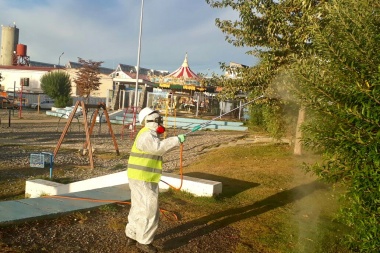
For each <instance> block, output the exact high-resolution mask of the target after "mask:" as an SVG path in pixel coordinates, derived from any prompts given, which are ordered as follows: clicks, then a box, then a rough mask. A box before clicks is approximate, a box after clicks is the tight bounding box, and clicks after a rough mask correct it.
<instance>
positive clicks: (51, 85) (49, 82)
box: [40, 71, 71, 107]
mask: <svg viewBox="0 0 380 253" xmlns="http://www.w3.org/2000/svg"><path fill="white" fill-rule="evenodd" d="M40 81H41V89H42V90H43V92H44V93H45V94H46V95H48V96H49V97H51V98H53V99H54V105H55V106H56V107H65V106H67V105H68V104H69V102H70V101H71V79H70V75H69V74H67V73H66V72H64V71H53V72H48V73H46V74H45V75H43V76H42V77H41V80H40Z"/></svg>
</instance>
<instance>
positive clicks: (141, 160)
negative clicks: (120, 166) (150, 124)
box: [127, 127, 162, 183]
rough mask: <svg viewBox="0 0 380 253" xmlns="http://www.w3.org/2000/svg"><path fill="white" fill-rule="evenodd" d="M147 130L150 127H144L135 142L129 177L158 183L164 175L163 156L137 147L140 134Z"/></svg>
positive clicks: (129, 163) (130, 158)
mask: <svg viewBox="0 0 380 253" xmlns="http://www.w3.org/2000/svg"><path fill="white" fill-rule="evenodd" d="M147 131H149V128H147V127H144V128H142V129H141V130H140V132H139V133H138V134H137V136H136V139H135V142H134V143H133V146H132V149H131V154H130V156H129V160H128V170H127V173H128V178H131V179H136V180H142V181H145V182H155V183H158V182H159V181H160V179H161V175H162V156H159V155H152V154H149V153H146V152H144V151H142V150H139V149H138V148H137V147H136V142H137V140H138V138H139V137H140V135H141V134H142V133H145V132H147Z"/></svg>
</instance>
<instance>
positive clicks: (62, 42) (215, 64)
mask: <svg viewBox="0 0 380 253" xmlns="http://www.w3.org/2000/svg"><path fill="white" fill-rule="evenodd" d="M0 10H1V11H0V13H1V15H0V24H1V25H4V26H12V25H13V22H15V23H16V26H17V27H18V28H19V29H20V35H19V43H20V44H25V45H27V54H28V56H30V59H31V60H32V61H40V62H47V63H52V64H58V61H59V56H60V55H61V54H62V52H64V54H63V55H62V56H61V58H60V63H61V64H65V63H67V62H68V61H75V62H76V61H77V60H78V57H81V58H83V59H86V60H89V59H91V60H94V61H104V63H103V66H104V67H109V68H115V67H116V66H117V65H118V64H119V63H123V64H128V65H133V66H135V65H137V55H138V40H139V29H140V14H141V0H0ZM216 18H221V19H228V20H235V19H237V18H238V15H237V13H235V12H233V11H232V10H229V9H213V8H211V7H210V6H209V5H207V4H206V2H205V1H204V0H144V9H143V26H142V37H141V54H140V67H144V68H151V69H156V70H167V71H169V72H172V71H174V70H176V69H177V68H178V67H180V66H181V64H182V62H183V60H184V57H185V54H186V53H188V60H189V65H190V68H191V69H192V70H193V71H194V72H196V73H204V74H207V73H209V74H211V73H212V72H215V73H217V74H221V73H222V72H221V70H220V68H219V62H226V63H229V62H237V63H241V64H244V65H248V66H252V65H255V64H256V63H257V59H256V58H254V57H253V56H250V55H247V54H246V53H245V52H246V51H248V50H249V49H248V48H236V47H234V46H233V45H231V44H229V43H228V42H226V41H225V35H224V34H223V33H222V32H221V31H220V30H219V29H218V28H217V27H216V26H215V19H216Z"/></svg>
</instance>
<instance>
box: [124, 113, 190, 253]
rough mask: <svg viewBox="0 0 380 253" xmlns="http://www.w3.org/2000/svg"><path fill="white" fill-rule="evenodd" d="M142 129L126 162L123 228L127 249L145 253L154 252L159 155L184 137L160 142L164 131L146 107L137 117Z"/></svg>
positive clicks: (159, 169) (180, 136)
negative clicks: (127, 197) (128, 202)
mask: <svg viewBox="0 0 380 253" xmlns="http://www.w3.org/2000/svg"><path fill="white" fill-rule="evenodd" d="M138 119H139V121H140V124H142V125H143V128H142V129H141V130H140V131H139V133H138V134H137V136H136V139H135V142H134V144H133V146H132V150H131V153H130V157H129V160H128V170H127V174H128V180H129V187H130V189H131V209H130V212H129V215H128V223H127V225H126V228H125V234H126V235H127V239H128V240H127V246H132V245H136V246H137V247H138V248H139V249H141V250H142V251H144V252H152V253H154V252H157V248H156V247H155V246H153V244H152V242H153V239H154V236H155V234H156V231H157V228H158V221H159V215H160V211H159V206H158V192H159V188H158V183H159V181H160V179H161V175H162V155H163V154H165V153H166V152H168V151H169V150H170V149H172V148H174V147H176V146H179V145H180V143H183V142H184V141H185V135H178V136H174V137H170V138H167V139H164V140H160V138H159V135H160V134H163V133H164V132H165V128H164V127H163V126H162V125H161V124H162V117H161V116H160V114H159V112H158V111H154V110H152V109H151V108H149V107H146V108H144V109H142V110H141V112H140V113H139V115H138Z"/></svg>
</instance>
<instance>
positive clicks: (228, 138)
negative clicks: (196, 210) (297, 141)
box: [0, 111, 314, 253]
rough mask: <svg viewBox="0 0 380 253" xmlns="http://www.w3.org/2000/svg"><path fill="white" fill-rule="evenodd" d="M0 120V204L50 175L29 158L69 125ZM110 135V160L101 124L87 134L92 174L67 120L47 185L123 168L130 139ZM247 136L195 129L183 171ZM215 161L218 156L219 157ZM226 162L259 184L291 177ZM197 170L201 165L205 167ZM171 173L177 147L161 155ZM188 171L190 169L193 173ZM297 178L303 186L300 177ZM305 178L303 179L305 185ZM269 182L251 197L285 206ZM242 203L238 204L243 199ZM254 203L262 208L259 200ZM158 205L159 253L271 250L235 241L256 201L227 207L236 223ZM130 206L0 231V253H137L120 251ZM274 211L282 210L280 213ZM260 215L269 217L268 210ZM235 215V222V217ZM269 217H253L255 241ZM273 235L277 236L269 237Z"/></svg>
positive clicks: (28, 117)
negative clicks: (251, 170)
mask: <svg viewBox="0 0 380 253" xmlns="http://www.w3.org/2000/svg"><path fill="white" fill-rule="evenodd" d="M0 119H1V125H0V161H1V163H0V201H6V200H12V199H17V198H24V189H25V180H27V179H35V178H48V176H49V169H37V168H31V167H30V164H29V156H30V154H31V153H37V152H47V151H49V152H52V151H53V150H54V149H55V148H57V145H58V143H57V142H58V140H60V138H62V132H63V130H64V129H65V127H67V126H68V125H67V123H66V120H64V119H62V120H60V119H58V118H54V117H50V116H47V115H46V114H44V113H41V114H37V113H36V111H25V112H23V114H22V117H21V118H20V117H18V115H17V114H16V115H12V117H11V119H12V121H11V122H8V115H7V112H4V111H0ZM9 123H10V124H9ZM112 129H113V132H114V134H115V138H116V140H117V144H118V150H119V151H120V155H116V152H115V149H116V148H115V145H114V144H113V142H112V138H111V136H110V133H109V129H108V127H107V126H106V125H105V124H103V125H96V128H94V133H93V134H92V135H91V143H92V145H93V148H94V164H95V166H94V168H93V169H91V168H89V158H88V156H83V155H82V154H80V152H79V150H81V149H82V148H83V143H84V142H85V141H86V137H85V135H84V130H83V125H82V123H81V122H77V121H73V123H72V124H70V127H69V128H68V131H67V134H66V135H65V136H63V137H64V138H63V141H62V145H60V148H59V151H58V153H57V156H56V159H55V168H54V180H57V181H59V182H61V183H67V182H71V181H78V180H83V179H87V178H92V177H97V176H101V175H105V174H110V173H115V172H119V171H123V170H125V166H126V162H127V160H128V154H129V151H130V149H131V145H132V142H133V138H132V137H131V136H130V135H129V133H128V132H123V129H122V127H121V126H119V125H112ZM124 130H125V129H124ZM182 132H185V131H181V130H173V129H169V131H168V136H173V135H176V134H179V133H182ZM254 137H255V135H253V134H252V133H249V132H232V131H198V132H196V133H194V134H192V135H191V137H188V138H187V140H186V142H185V146H184V153H183V166H184V167H186V166H188V165H192V164H196V163H197V162H198V161H199V157H201V156H202V157H203V158H204V157H205V155H206V156H207V155H208V154H210V153H209V152H214V151H218V150H223V149H221V148H223V147H231V146H232V147H234V146H235V144H236V143H237V142H238V141H241V140H244V139H247V138H250V139H252V138H254ZM219 155H223V154H221V153H219ZM237 156H239V154H237ZM291 159H292V158H289V164H292V165H293V164H294V163H293V161H290V160H291ZM240 161H247V162H246V163H243V162H240ZM233 162H234V163H232V162H231V166H234V168H240V167H241V168H242V169H243V170H247V168H253V167H254V168H256V170H255V173H256V174H257V175H258V176H261V177H262V180H261V181H263V180H264V179H265V178H268V179H269V180H272V181H273V179H272V177H273V176H272V175H271V177H269V176H268V173H271V174H273V175H276V176H277V177H283V178H286V177H294V174H293V172H292V171H293V168H290V169H289V170H286V169H283V171H281V173H279V171H278V168H279V166H278V162H277V161H276V159H275V160H273V161H268V162H265V163H263V161H262V160H260V159H258V158H257V156H254V155H253V156H252V158H251V159H250V158H249V157H244V159H241V160H239V159H236V161H233ZM281 162H282V163H286V161H285V160H281ZM252 163H255V164H252ZM289 164H281V166H280V167H282V168H287V167H290V165H289ZM204 166H206V167H207V166H208V164H205V165H204ZM178 167H179V149H174V150H172V151H170V152H169V153H167V154H166V155H165V156H164V164H163V169H164V171H166V172H173V171H176V170H177V169H178ZM194 172H196V171H195V170H194ZM226 177H227V178H228V177H230V178H231V179H232V181H233V178H234V175H233V173H231V175H227V176H226ZM300 180H301V181H302V180H303V178H302V179H300ZM310 180H311V179H308V182H310ZM232 181H231V182H232ZM272 181H270V182H269V184H268V186H265V187H264V186H263V188H261V190H259V188H258V189H256V188H255V192H254V193H253V195H255V194H259V191H262V192H260V194H262V195H260V198H263V199H264V200H272V199H273V196H284V200H282V199H281V201H284V203H287V202H286V199H287V198H288V197H287V194H290V193H292V192H293V191H292V190H288V191H287V190H285V189H284V188H282V187H283V186H281V189H278V188H276V187H278V185H277V184H276V182H272ZM298 183H299V182H297V184H298ZM272 184H273V185H274V186H272ZM308 185H309V184H308ZM313 185H314V184H313ZM225 186H226V187H225ZM229 187H230V189H229V190H230V191H231V187H236V188H239V187H242V189H243V190H244V191H245V192H248V190H247V189H250V188H254V187H253V186H252V185H251V184H249V185H239V186H231V185H228V184H227V185H224V184H223V190H224V189H226V190H228V188H229ZM301 188H302V187H301ZM296 189H297V187H296ZM304 190H305V189H304ZM244 191H243V193H244ZM243 193H242V194H243ZM263 196H264V197H263ZM242 201H243V202H244V200H242ZM256 202H257V203H261V202H262V201H256ZM264 202H265V201H264ZM264 202H263V205H264V206H263V207H262V209H266V208H267V209H268V210H271V208H270V205H269V207H268V206H267V204H265V203H264ZM289 202H290V201H289ZM298 202H299V201H298ZM160 203H161V208H164V209H166V210H168V211H172V212H173V213H169V216H166V215H161V219H160V224H159V229H158V233H157V235H156V238H155V241H154V245H155V246H157V247H158V249H159V252H169V253H174V252H178V253H179V252H192V253H193V252H200V253H209V252H211V253H213V252H215V253H229V252H236V247H237V245H238V244H239V245H240V246H241V245H243V247H244V249H246V251H240V252H252V253H256V252H271V251H265V250H263V249H262V247H261V248H260V246H259V245H256V244H255V243H252V241H250V240H247V239H246V238H242V236H241V235H242V231H243V230H244V229H245V230H247V228H243V227H241V226H237V225H236V224H240V223H241V224H244V219H245V218H244V217H247V216H246V215H247V213H248V214H249V213H255V212H256V211H257V212H259V211H260V210H261V209H260V208H258V210H256V206H255V203H253V204H252V203H249V205H248V207H244V208H232V209H231V210H233V211H236V212H238V213H235V214H233V215H232V216H234V217H236V220H235V218H234V219H233V221H232V220H231V218H230V217H229V214H227V213H225V212H224V211H219V212H216V211H215V212H216V213H217V217H213V216H212V215H211V214H209V213H207V214H206V215H204V214H202V215H199V216H195V215H192V214H191V211H190V210H187V208H189V209H190V207H189V206H186V203H183V201H182V200H181V199H176V198H174V199H173V198H172V199H171V202H170V203H168V202H165V201H161V202H160ZM279 206H282V204H279ZM306 206H308V207H310V206H311V205H310V204H308V203H307V204H306ZM129 208H130V206H129V205H122V204H114V205H107V206H103V207H100V208H97V209H91V210H87V211H83V212H75V213H72V214H68V215H63V216H59V217H54V218H50V219H42V220H35V221H30V222H24V223H20V224H13V225H8V226H3V227H0V252H13V253H16V252H18V253H37V252H38V253H40V252H49V253H70V252H72V253H82V252H83V253H84V252H91V253H108V252H109V253H114V252H115V253H124V252H140V251H139V250H138V249H137V248H136V247H134V246H132V247H126V237H125V234H124V229H125V224H126V223H127V216H128V213H129ZM247 208H248V209H247ZM286 208H288V207H284V208H283V210H285V209H286ZM302 210H303V209H302ZM210 212H211V210H210ZM279 212H283V211H281V208H280V211H279ZM267 213H268V215H272V214H270V212H267ZM170 214H176V215H177V217H178V219H173V217H174V216H173V215H170ZM301 214H302V217H301V219H304V220H305V219H306V220H305V223H306V224H310V221H311V218H310V216H305V215H303V213H300V215H301ZM0 215H1V214H0ZM240 215H241V216H242V217H241V218H240V217H238V216H240ZM271 217H272V216H268V217H262V216H260V217H255V216H254V217H252V219H254V223H255V224H256V223H257V225H258V226H257V227H256V228H257V231H252V233H254V234H255V235H254V237H260V234H262V232H263V231H262V230H261V229H269V228H268V226H267V225H266V224H264V225H263V226H260V223H264V220H268V219H270V218H271ZM261 219H262V220H261ZM272 234H276V233H275V232H273V233H272ZM305 241H306V244H307V245H310V240H309V239H308V238H306V239H305ZM300 252H302V251H300Z"/></svg>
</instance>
